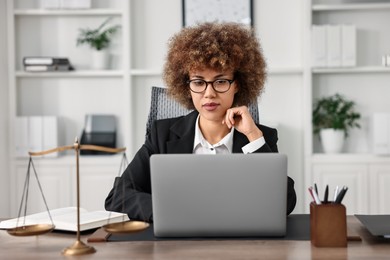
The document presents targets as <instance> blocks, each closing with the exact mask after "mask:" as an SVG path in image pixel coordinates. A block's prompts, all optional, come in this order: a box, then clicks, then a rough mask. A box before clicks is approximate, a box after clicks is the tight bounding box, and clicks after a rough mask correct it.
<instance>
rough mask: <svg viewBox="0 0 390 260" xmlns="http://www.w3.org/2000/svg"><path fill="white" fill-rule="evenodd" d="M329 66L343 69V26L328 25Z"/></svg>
mask: <svg viewBox="0 0 390 260" xmlns="http://www.w3.org/2000/svg"><path fill="white" fill-rule="evenodd" d="M326 28H327V32H326V33H327V35H326V42H327V47H326V49H327V56H328V60H327V65H328V67H341V26H340V25H327V27H326Z"/></svg>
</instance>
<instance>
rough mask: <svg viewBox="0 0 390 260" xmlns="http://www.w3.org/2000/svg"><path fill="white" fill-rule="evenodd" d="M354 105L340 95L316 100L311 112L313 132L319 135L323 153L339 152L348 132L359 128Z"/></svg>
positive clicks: (358, 117)
mask: <svg viewBox="0 0 390 260" xmlns="http://www.w3.org/2000/svg"><path fill="white" fill-rule="evenodd" d="M359 119H360V113H358V112H356V111H355V103H354V102H353V101H350V100H347V99H346V98H345V97H343V96H342V95H340V94H337V93H336V94H335V95H332V96H329V97H324V98H320V99H318V100H317V101H316V102H315V104H314V110H313V131H314V134H319V135H320V139H321V143H322V146H323V149H324V152H325V153H338V152H341V150H342V147H343V144H344V139H345V138H347V137H348V135H349V130H350V129H352V128H354V127H356V128H360V125H359V123H358V120H359Z"/></svg>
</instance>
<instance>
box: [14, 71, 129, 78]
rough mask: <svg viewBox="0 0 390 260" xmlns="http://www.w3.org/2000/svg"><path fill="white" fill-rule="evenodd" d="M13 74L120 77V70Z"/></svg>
mask: <svg viewBox="0 0 390 260" xmlns="http://www.w3.org/2000/svg"><path fill="white" fill-rule="evenodd" d="M15 76H16V77H18V78H83V77H85V78H87V77H94V78H96V77H99V78H104V77H122V76H123V72H122V71H121V70H77V71H61V72H54V71H50V72H25V71H17V72H16V73H15Z"/></svg>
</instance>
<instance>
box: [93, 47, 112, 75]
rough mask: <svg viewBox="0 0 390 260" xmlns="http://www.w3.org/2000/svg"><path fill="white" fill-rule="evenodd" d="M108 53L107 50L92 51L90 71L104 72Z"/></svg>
mask: <svg viewBox="0 0 390 260" xmlns="http://www.w3.org/2000/svg"><path fill="white" fill-rule="evenodd" d="M107 64H108V52H107V50H100V51H97V50H92V65H91V67H92V69H95V70H104V69H107V67H108V66H107Z"/></svg>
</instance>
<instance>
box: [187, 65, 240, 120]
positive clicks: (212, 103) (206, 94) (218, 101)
mask: <svg viewBox="0 0 390 260" xmlns="http://www.w3.org/2000/svg"><path fill="white" fill-rule="evenodd" d="M189 77H190V80H197V79H199V80H204V81H207V82H211V81H214V82H215V80H230V81H231V80H233V79H234V73H233V72H221V71H215V70H211V69H203V70H194V71H191V72H190V75H189ZM221 82H222V83H223V81H221ZM218 84H219V81H217V82H215V83H214V86H215V87H216V88H217V90H218V86H217V85H218ZM229 84H230V88H229V90H228V91H226V92H224V93H218V92H217V91H215V90H214V88H213V87H212V84H211V83H207V87H206V90H204V91H203V92H201V93H195V92H193V91H191V97H192V102H193V103H194V106H195V109H196V110H197V111H198V112H199V114H200V117H201V118H202V119H206V120H209V121H216V122H218V123H222V120H223V119H224V116H225V113H226V110H227V109H229V108H231V107H232V105H233V100H234V95H235V94H236V93H237V91H238V87H237V84H236V82H235V81H233V82H232V83H229Z"/></svg>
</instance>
